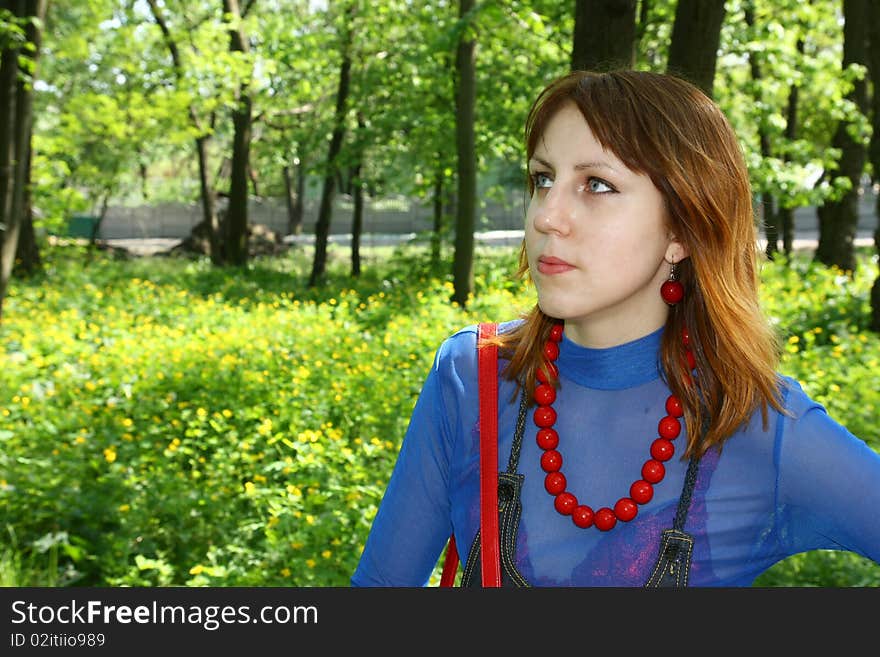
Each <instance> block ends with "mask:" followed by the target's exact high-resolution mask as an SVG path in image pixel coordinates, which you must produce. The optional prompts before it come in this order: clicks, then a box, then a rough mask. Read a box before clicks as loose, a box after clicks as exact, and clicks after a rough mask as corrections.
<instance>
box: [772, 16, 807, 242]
mask: <svg viewBox="0 0 880 657" xmlns="http://www.w3.org/2000/svg"><path fill="white" fill-rule="evenodd" d="M800 29H803V26H801V28H800ZM796 49H797V52H798V56H803V54H804V38H803V36H800V37H798V40H797V45H796ZM799 93H800V88H799V87H798V85H797V84H796V83H794V82H793V83H792V84H791V86H790V87H789V88H788V105H787V106H786V109H785V140H786V141H787V142H788V143H792V142H793V141H794V140H795V139H797V135H798V98H799ZM783 159H784V161H786V162H789V161H790V160H791V155H789V154H788V153H785V155H784V157H783ZM777 217H778V219H779V221H778V224H779V226H780V229H781V230H782V250H783V251H784V252H785V255H787V256H791V254H792V251H793V250H794V208H792V207H791V206H789V205H787V204H784V203H780V204H779V208H778V210H777Z"/></svg>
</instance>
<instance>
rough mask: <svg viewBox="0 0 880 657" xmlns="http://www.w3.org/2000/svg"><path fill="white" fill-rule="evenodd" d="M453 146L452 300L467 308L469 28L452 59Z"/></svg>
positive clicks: (462, 9) (472, 178) (470, 282)
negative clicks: (455, 160) (455, 157)
mask: <svg viewBox="0 0 880 657" xmlns="http://www.w3.org/2000/svg"><path fill="white" fill-rule="evenodd" d="M473 8H474V0H459V17H460V19H461V20H463V21H469V20H470V16H469V14H470V13H471V11H472V10H473ZM455 70H456V73H457V80H456V87H455V145H456V149H457V152H458V207H457V211H456V216H455V255H454V257H453V263H452V284H453V287H454V290H453V293H452V300H453V301H455V302H456V303H458V304H459V305H461V306H462V307H464V306H466V305H467V301H468V297H469V296H470V294H471V292H472V291H473V289H474V229H475V227H476V223H477V221H476V218H477V155H476V142H475V138H474V117H475V112H476V97H477V80H476V55H475V41H474V37H473V33H472V31H471V30H470V29H469V26H468V27H466V28H465V29H464V30H462V32H461V36H460V37H459V40H458V47H457V51H456V57H455Z"/></svg>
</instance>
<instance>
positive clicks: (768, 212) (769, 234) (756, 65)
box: [743, 0, 779, 260]
mask: <svg viewBox="0 0 880 657" xmlns="http://www.w3.org/2000/svg"><path fill="white" fill-rule="evenodd" d="M743 13H744V17H745V21H746V25H747V26H748V28H749V31H750V32H751V33H752V35H753V36H752V38H753V39H754V38H755V35H754V29H755V7H754V0H748V1H747V2H746V3H745V4H744V6H743ZM748 58H749V69H750V71H751V74H752V80H753V81H754V83H755V102H756V103H757V104H758V106H759V107H760V106H761V105H762V102H761V101H762V98H761V80H762V79H763V77H762V74H761V63H760V61H759V60H758V55H757V53H756V52H753V51H749V53H748ZM758 140H759V143H760V148H761V157H762V158H764V159H765V160H766V159H767V158H769V157H770V156H771V152H770V136H769V135H768V134H767V127H766V124H765V122H764V120H763V117H762V118H761V119H759V123H758ZM761 219H762V222H763V224H764V234H765V236H766V238H767V246H766V248H765V249H764V252H765V253H766V254H767V257H768V258H770V259H771V260H772V259H773V254H775V253H776V252H777V251H778V250H779V219H778V215H777V214H776V213H775V212H774V199H773V194H771V193H770V192H768V191H765V192H763V193H762V194H761Z"/></svg>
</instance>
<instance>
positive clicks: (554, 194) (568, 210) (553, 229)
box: [534, 185, 576, 235]
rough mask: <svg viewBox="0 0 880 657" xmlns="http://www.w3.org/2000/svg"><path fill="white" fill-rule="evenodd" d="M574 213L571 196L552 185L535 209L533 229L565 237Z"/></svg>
mask: <svg viewBox="0 0 880 657" xmlns="http://www.w3.org/2000/svg"><path fill="white" fill-rule="evenodd" d="M575 212H576V210H575V203H574V199H573V198H572V197H571V194H567V193H566V192H565V191H564V190H563V189H562V188H561V187H560V186H558V185H554V186H553V188H551V189H550V190H548V192H547V194H546V195H545V196H544V199H543V201H542V203H541V205H540V206H539V207H538V208H537V212H536V213H535V217H534V222H535V229H536V230H537V231H539V232H542V233H559V234H560V235H567V234H568V233H569V231H570V230H571V224H572V222H573V221H574V219H575Z"/></svg>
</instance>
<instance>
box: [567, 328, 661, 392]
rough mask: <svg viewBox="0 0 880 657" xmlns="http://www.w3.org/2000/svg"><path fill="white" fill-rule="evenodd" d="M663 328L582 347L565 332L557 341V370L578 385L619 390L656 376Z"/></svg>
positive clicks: (651, 379)
mask: <svg viewBox="0 0 880 657" xmlns="http://www.w3.org/2000/svg"><path fill="white" fill-rule="evenodd" d="M662 337H663V327H662V326H661V327H660V328H659V329H657V330H656V331H654V332H653V333H649V334H648V335H646V336H644V337H642V338H638V339H636V340H633V341H632V342H625V343H624V344H620V345H617V346H615V347H608V348H606V349H593V348H590V347H582V346H580V345H579V344H576V343H574V342H572V341H571V340H569V339H568V338H567V337H566V336H565V334H563V335H562V342H560V343H559V358H558V360H557V361H556V365H557V366H558V367H559V373H560V374H561V375H562V376H564V377H565V378H567V379H569V380H571V381H574V382H575V383H577V384H578V385H582V386H585V387H587V388H594V389H598V390H622V389H624V388H630V387H633V386H637V385H641V384H643V383H648V382H649V381H653V380H654V379H656V378H657V377H659V376H660V362H659V358H660V340H661V338H662Z"/></svg>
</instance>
